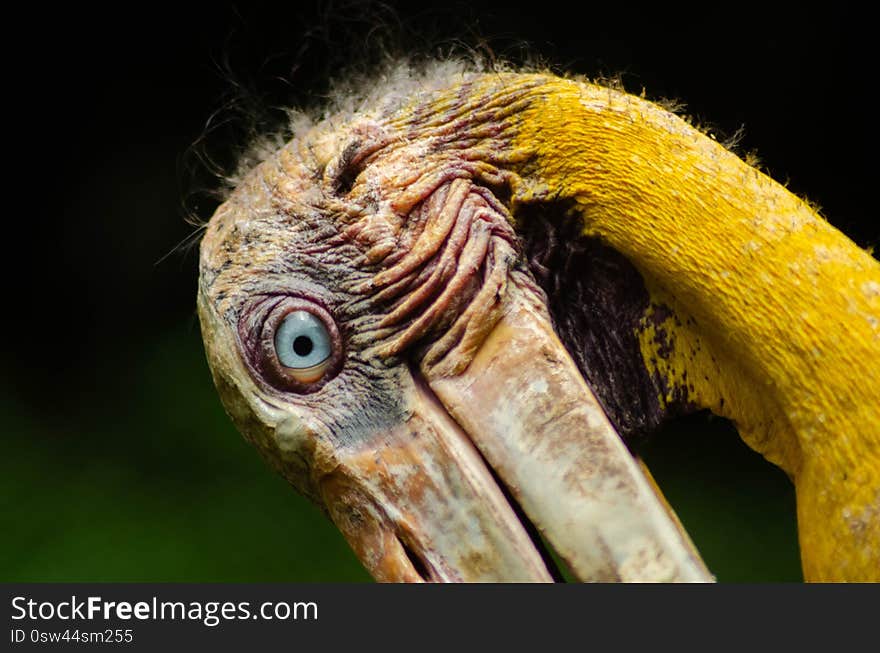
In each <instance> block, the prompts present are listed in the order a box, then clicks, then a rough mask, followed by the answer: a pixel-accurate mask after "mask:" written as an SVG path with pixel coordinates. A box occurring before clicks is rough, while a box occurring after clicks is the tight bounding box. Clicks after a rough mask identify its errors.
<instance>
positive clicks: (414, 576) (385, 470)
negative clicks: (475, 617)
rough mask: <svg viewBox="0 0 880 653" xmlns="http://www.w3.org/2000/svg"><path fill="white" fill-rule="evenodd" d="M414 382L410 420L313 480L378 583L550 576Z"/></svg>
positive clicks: (475, 457) (489, 481) (481, 467)
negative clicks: (319, 486) (319, 479)
mask: <svg viewBox="0 0 880 653" xmlns="http://www.w3.org/2000/svg"><path fill="white" fill-rule="evenodd" d="M416 385H417V387H416V389H415V392H414V393H412V394H411V395H410V396H411V397H412V402H411V410H412V413H411V416H410V418H409V419H408V420H407V421H406V422H405V423H403V424H400V425H399V427H396V428H392V429H391V430H389V431H387V432H385V433H384V434H383V435H382V437H381V438H378V439H374V440H373V441H372V444H371V445H370V446H369V447H364V448H361V449H355V450H348V451H347V452H346V453H345V454H344V455H343V456H342V457H341V458H340V460H339V463H338V464H337V465H336V466H335V469H334V470H333V472H331V473H329V474H327V475H325V476H323V477H322V480H321V482H320V485H321V493H322V495H323V497H322V498H323V500H324V503H325V505H326V506H327V507H328V509H329V511H330V515H331V517H332V519H333V521H334V522H335V523H336V525H337V526H338V527H339V529H340V530H341V531H342V532H343V534H344V535H345V537H346V538H347V539H348V541H349V543H350V544H351V546H352V548H353V549H354V551H355V553H357V555H358V557H359V558H360V559H361V561H362V562H363V564H364V565H365V566H366V567H367V569H368V570H369V571H370V572H371V573H372V574H373V576H374V577H375V578H376V579H377V580H380V581H391V582H421V581H433V582H443V581H445V582H449V581H464V582H481V581H488V582H493V581H494V582H501V581H518V582H536V581H537V582H540V581H551V580H552V578H551V576H550V574H549V573H548V571H547V569H546V567H545V566H544V563H543V562H542V560H541V556H540V554H539V553H538V551H537V550H536V549H535V547H534V546H533V543H532V540H531V539H530V538H529V535H528V534H527V533H526V530H525V529H524V527H523V525H522V523H520V521H519V520H518V519H517V516H516V514H515V513H514V511H513V510H512V508H511V506H510V504H508V502H507V501H506V500H505V498H504V495H503V494H502V492H501V490H500V489H499V487H498V485H497V484H496V483H495V481H494V480H493V478H492V475H491V473H490V472H489V470H488V469H487V467H486V465H485V463H484V462H483V460H482V459H481V457H480V455H479V453H477V451H476V449H475V448H474V446H473V445H472V444H471V442H470V440H469V439H468V437H467V436H466V435H465V434H464V433H463V432H462V430H461V429H460V428H459V426H458V425H457V424H456V423H455V422H454V421H453V420H452V419H450V417H449V415H448V414H447V413H446V411H445V410H444V409H443V407H442V406H440V405H439V404H438V403H437V401H436V399H435V398H434V397H433V396H432V394H431V392H430V390H429V389H428V388H427V387H424V386H423V385H422V384H421V383H417V384H416ZM377 440H378V441H377Z"/></svg>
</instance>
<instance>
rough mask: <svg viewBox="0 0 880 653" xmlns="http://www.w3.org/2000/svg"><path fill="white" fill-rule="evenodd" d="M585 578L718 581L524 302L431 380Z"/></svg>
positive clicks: (546, 326)
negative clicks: (447, 373)
mask: <svg viewBox="0 0 880 653" xmlns="http://www.w3.org/2000/svg"><path fill="white" fill-rule="evenodd" d="M431 386H432V387H433V388H434V390H435V391H436V393H437V395H438V396H439V397H440V398H441V399H442V401H443V402H444V404H446V406H447V407H448V409H449V411H450V413H451V414H452V415H453V416H454V417H455V418H456V420H457V421H458V422H459V423H460V424H461V425H462V426H463V427H464V428H465V429H466V430H467V431H468V433H469V434H470V435H471V437H472V438H473V439H474V442H475V443H476V445H477V447H478V448H479V449H480V450H481V451H482V453H483V455H484V456H485V457H486V459H487V460H488V461H489V463H490V464H491V465H492V466H493V467H494V468H495V470H496V471H497V473H498V475H499V476H500V477H501V479H503V481H504V482H505V484H506V485H507V487H508V488H509V489H510V492H511V494H512V495H513V496H514V498H515V499H516V501H517V502H519V504H520V505H521V506H522V507H523V509H524V511H525V512H526V514H527V515H528V516H529V517H530V518H531V520H532V521H533V522H534V524H535V525H536V526H537V527H538V530H539V531H541V533H542V534H543V535H544V536H545V537H546V538H547V539H548V540H549V541H550V543H551V544H552V545H553V547H554V548H555V549H556V551H557V552H558V553H559V554H560V555H561V557H562V558H563V559H564V560H565V561H566V563H567V564H568V565H569V567H570V568H571V570H572V572H573V573H574V574H575V576H576V577H577V578H579V579H580V580H585V581H625V582H650V581H660V582H667V581H693V582H699V581H712V580H713V578H712V576H711V575H710V574H709V572H708V571H707V570H706V568H705V566H704V565H703V563H702V561H701V560H700V557H699V555H698V553H697V552H696V549H695V548H694V546H693V544H692V543H691V541H690V539H689V538H688V536H687V534H686V533H685V531H684V530H683V529H682V528H681V526H680V524H679V523H678V521H677V519H676V518H675V516H674V515H673V514H671V513H670V511H669V509H668V508H667V505H666V503H665V501H664V500H663V498H662V496H660V495H659V491H658V490H657V488H656V486H655V485H654V484H653V482H652V481H651V480H649V479H648V478H646V477H645V475H644V474H643V473H642V470H641V469H640V466H639V464H638V463H637V461H636V460H635V459H634V458H633V456H632V455H631V454H630V452H629V451H628V450H627V448H626V446H625V445H624V443H623V442H622V441H621V439H620V438H619V436H618V434H617V433H616V431H615V430H614V428H613V427H612V426H611V424H610V422H609V421H608V419H607V417H606V416H605V414H604V412H603V411H602V408H601V407H600V406H599V404H598V402H597V400H596V398H595V396H594V395H593V393H592V392H591V391H590V389H589V388H588V387H587V385H586V384H585V383H584V381H583V378H582V377H581V375H580V373H579V372H578V370H577V368H576V367H575V365H574V363H573V361H572V360H571V358H570V357H569V355H568V353H567V352H566V350H565V348H564V347H563V346H562V344H561V343H560V342H559V340H558V339H557V337H556V335H555V334H554V332H553V330H552V328H551V326H550V324H549V321H548V320H547V319H546V318H545V317H544V316H543V315H542V314H541V313H540V312H538V311H535V310H533V309H532V307H530V306H529V305H528V304H527V303H526V302H524V301H521V302H519V304H518V305H515V307H514V308H513V310H511V311H509V312H508V313H507V314H506V316H505V317H504V318H503V319H502V320H501V321H500V322H499V323H498V325H497V326H496V327H495V329H494V331H493V332H492V333H491V334H490V335H489V337H488V339H487V340H486V342H485V343H484V344H483V346H482V348H481V349H480V351H479V352H478V354H477V356H476V358H475V359H474V361H473V362H472V363H471V365H470V367H469V368H468V369H467V371H466V372H465V373H464V374H462V375H460V376H457V377H452V378H445V379H437V380H434V381H432V382H431Z"/></svg>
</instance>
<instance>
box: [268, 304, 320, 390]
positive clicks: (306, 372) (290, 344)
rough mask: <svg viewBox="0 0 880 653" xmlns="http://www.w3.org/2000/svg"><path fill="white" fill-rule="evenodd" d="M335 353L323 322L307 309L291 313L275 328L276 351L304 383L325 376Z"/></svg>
mask: <svg viewBox="0 0 880 653" xmlns="http://www.w3.org/2000/svg"><path fill="white" fill-rule="evenodd" d="M332 353H333V348H332V343H331V341H330V334H329V333H327V328H326V327H325V326H324V322H323V321H322V320H321V319H320V318H318V317H316V316H314V315H312V314H311V313H309V312H308V311H293V312H292V313H288V314H287V315H286V316H285V317H284V319H283V320H282V321H281V324H280V325H279V326H278V328H277V329H276V330H275V355H276V356H277V357H278V362H279V363H281V365H283V366H284V367H285V368H287V370H288V371H289V373H290V375H291V376H293V378H295V379H296V380H297V381H299V382H301V383H314V382H316V381H318V380H320V379H321V377H322V376H324V373H325V372H326V371H327V366H328V363H329V360H330V357H331V354H332Z"/></svg>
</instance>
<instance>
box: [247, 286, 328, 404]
mask: <svg viewBox="0 0 880 653" xmlns="http://www.w3.org/2000/svg"><path fill="white" fill-rule="evenodd" d="M270 301H271V304H270V305H269V306H268V307H267V308H266V311H267V312H266V313H265V319H264V320H263V321H262V327H261V332H260V336H259V347H258V351H257V361H255V362H256V363H257V367H258V368H259V371H260V372H261V373H262V375H263V377H264V378H265V379H266V380H267V381H268V382H269V383H270V384H271V385H273V386H275V387H277V388H279V389H281V390H285V391H291V392H298V393H301V394H306V393H309V392H314V391H315V390H317V389H319V388H320V387H321V386H323V385H324V383H326V382H327V381H328V380H330V379H331V378H333V376H335V375H336V373H337V372H338V371H339V368H340V367H341V364H342V358H343V356H342V353H343V352H342V341H341V338H340V336H339V330H338V328H337V327H336V322H335V320H333V318H332V317H331V315H330V314H329V313H328V312H327V311H326V310H325V309H324V308H323V307H321V306H319V305H318V304H315V303H314V302H311V301H309V300H306V299H303V298H300V297H284V298H282V299H280V300H278V298H273V299H272V300H270ZM261 312H262V311H261Z"/></svg>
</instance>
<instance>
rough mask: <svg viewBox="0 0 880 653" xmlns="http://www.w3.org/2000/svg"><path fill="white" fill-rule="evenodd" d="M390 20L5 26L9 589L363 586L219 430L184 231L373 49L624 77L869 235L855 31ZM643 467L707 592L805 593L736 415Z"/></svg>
mask: <svg viewBox="0 0 880 653" xmlns="http://www.w3.org/2000/svg"><path fill="white" fill-rule="evenodd" d="M393 4H394V3H385V4H381V5H380V4H378V3H366V2H343V3H339V2H337V3H331V2H318V3H307V4H300V5H298V4H297V3H295V2H289V3H285V4H283V5H281V4H278V5H249V6H248V7H247V8H245V7H243V6H237V5H234V4H229V3H214V4H209V5H204V6H198V5H190V6H188V7H187V8H185V9H182V8H181V7H173V8H165V9H163V8H160V7H159V6H158V5H156V4H154V3H150V4H148V5H143V6H141V7H136V6H129V5H126V9H125V12H124V14H123V13H118V14H114V13H108V10H101V13H100V14H97V13H90V12H94V11H95V10H90V9H75V10H74V9H69V10H59V12H60V13H55V14H53V15H52V17H51V19H50V18H49V17H47V16H17V17H13V18H12V19H11V20H10V29H15V30H18V31H20V32H21V33H22V34H23V35H24V36H26V37H27V38H26V39H25V41H24V42H26V43H27V44H28V45H27V46H26V47H24V46H22V47H21V48H20V49H18V50H16V51H14V52H7V55H8V56H7V59H6V60H7V61H9V62H11V64H10V67H11V68H12V71H11V73H10V75H11V76H10V80H9V85H10V86H9V88H10V89H12V91H13V92H12V93H11V94H10V101H9V102H8V105H9V108H10V109H11V110H12V111H13V112H15V114H17V115H16V116H15V119H13V120H10V121H9V122H8V123H7V124H8V125H9V128H8V134H7V143H8V145H7V157H8V160H11V161H13V162H14V165H16V166H17V168H18V169H19V171H20V172H21V173H22V174H20V175H17V177H16V179H15V180H14V183H13V184H8V185H7V197H8V198H9V199H10V201H12V200H16V199H18V200H20V201H21V202H20V204H21V206H20V207H19V208H17V209H16V210H15V211H12V212H11V215H9V216H8V217H7V220H8V222H9V223H10V224H11V225H12V228H13V232H12V233H14V235H9V236H7V239H6V245H7V253H6V256H5V264H6V266H7V267H8V271H7V278H6V281H7V283H6V288H7V290H8V292H7V306H6V319H5V320H4V323H5V324H4V326H5V328H6V329H7V330H8V335H7V336H6V337H5V338H4V347H5V350H6V351H5V353H4V361H5V370H4V375H3V377H2V381H0V383H2V386H0V423H2V425H3V432H4V437H3V440H4V443H5V445H6V454H5V455H4V456H3V457H2V462H0V484H2V493H0V505H2V517H3V520H4V524H5V526H4V529H3V530H4V534H3V537H2V538H0V580H3V581H368V580H369V578H368V576H367V575H366V573H365V572H364V571H363V570H362V569H361V567H360V565H359V563H358V562H357V560H356V559H355V558H354V556H353V555H352V554H351V552H350V551H349V549H348V546H347V545H346V543H345V542H344V541H343V540H342V538H341V537H340V536H339V535H338V533H337V532H336V531H335V529H334V528H333V526H332V525H331V524H330V523H329V521H327V520H326V519H325V518H324V516H323V515H322V514H321V513H320V512H319V511H318V510H317V509H316V508H314V507H313V506H311V505H309V504H308V503H307V502H306V501H305V500H303V499H302V498H300V497H299V496H298V495H297V494H296V493H295V492H294V491H293V490H291V489H290V488H289V487H288V486H287V485H286V484H285V483H284V482H283V481H282V480H281V479H280V478H278V477H276V476H275V475H274V474H273V473H271V472H270V471H269V470H268V468H266V467H265V466H264V465H263V463H262V461H261V460H260V459H259V458H258V456H257V454H256V453H255V452H254V451H252V450H251V449H250V448H249V447H248V446H247V445H246V444H245V443H244V442H243V441H242V439H241V438H240V437H239V436H238V434H237V433H236V432H235V430H234V429H233V428H232V426H231V424H230V423H229V422H228V420H227V419H226V417H225V415H224V414H223V410H222V407H221V406H220V403H219V401H218V399H217V397H216V395H215V393H214V389H213V387H212V383H211V378H210V375H209V372H208V369H207V366H206V364H205V360H204V355H203V352H202V348H201V341H200V336H199V330H198V324H197V320H196V316H195V311H194V295H195V279H196V260H197V248H196V247H194V246H193V245H192V244H188V243H187V237H188V235H190V234H191V233H192V231H193V228H192V227H191V226H189V225H188V224H187V223H186V221H185V217H186V216H187V215H189V214H195V215H197V216H200V217H201V218H202V219H207V218H208V217H209V216H210V214H211V212H212V211H213V208H214V207H215V206H216V200H214V199H212V197H211V196H210V194H209V193H203V192H201V191H202V190H203V189H206V188H211V187H213V186H215V185H216V182H215V181H214V179H213V177H212V173H211V167H212V166H213V164H214V163H216V164H217V165H218V166H219V167H220V168H228V167H229V166H230V165H231V164H232V162H233V161H234V159H235V156H236V152H237V151H238V149H239V148H240V146H241V144H242V142H243V140H244V139H246V137H247V135H248V133H249V130H250V129H251V128H252V127H255V128H256V129H260V128H262V127H266V126H267V125H269V126H271V125H272V124H273V121H277V120H278V119H279V118H280V116H281V112H280V111H278V110H277V108H278V107H283V106H290V105H302V104H314V103H315V102H317V101H319V100H320V98H321V96H322V95H323V94H324V93H326V89H327V80H328V78H329V77H332V76H333V75H334V74H336V73H337V72H338V70H340V69H341V68H342V67H344V66H346V65H348V64H351V63H352V62H361V63H363V64H364V65H366V66H369V64H370V63H371V62H374V61H376V60H377V58H378V57H379V56H380V53H381V51H382V49H383V48H385V47H386V46H387V45H388V44H389V43H396V44H397V46H398V47H400V48H402V49H403V50H404V51H406V50H408V49H411V48H413V47H419V48H422V49H424V47H425V46H424V44H425V43H428V42H430V43H437V44H439V45H440V51H445V49H447V48H448V47H449V46H450V44H452V43H453V42H455V41H456V40H458V41H459V42H460V43H463V44H464V45H466V46H472V47H481V48H482V51H483V52H490V51H491V52H492V53H494V54H496V55H498V56H500V57H505V58H510V59H513V60H517V59H518V58H519V57H520V56H521V55H522V53H523V52H524V48H523V45H524V44H525V45H527V46H528V47H527V50H528V51H530V52H532V53H536V54H538V55H540V56H542V57H543V58H544V59H545V60H546V61H548V62H553V63H555V64H557V65H558V66H559V67H560V69H568V70H571V71H574V72H579V73H583V74H588V75H590V76H596V75H608V74H612V73H623V81H624V83H625V84H626V87H627V88H628V89H629V90H631V91H635V92H639V91H640V90H641V89H642V88H645V89H646V91H647V94H648V96H649V97H654V98H657V97H669V98H678V99H681V100H683V101H685V102H687V104H688V108H689V113H691V115H694V116H696V117H697V119H698V120H700V121H701V122H703V123H710V124H711V125H714V132H715V133H717V134H719V135H724V134H726V135H731V134H733V133H734V132H736V131H737V129H738V128H739V127H740V126H743V125H744V126H745V128H746V132H745V136H744V139H743V145H742V148H743V149H744V150H751V149H755V150H757V151H758V153H759V154H760V155H761V158H762V160H763V162H764V165H765V166H766V169H767V170H769V172H770V173H771V174H773V176H774V177H776V178H777V179H781V180H783V181H788V182H789V186H790V188H792V190H794V191H795V192H797V193H799V194H802V195H804V194H806V195H808V196H809V197H810V198H811V199H812V200H814V201H816V202H818V203H819V204H820V205H822V206H823V208H824V213H825V214H826V215H828V216H829V218H830V219H831V221H832V222H833V223H834V224H835V225H837V226H838V227H840V228H841V229H843V230H844V231H845V232H847V233H848V234H850V235H851V236H852V237H853V238H854V239H855V240H856V241H857V242H858V243H859V244H861V245H863V246H868V245H870V244H873V243H876V241H877V235H878V233H880V229H878V228H877V223H876V221H875V220H874V218H873V217H868V216H866V215H865V210H864V207H867V206H873V201H872V200H873V190H874V186H873V184H874V183H875V182H874V180H873V175H874V169H875V166H873V165H869V162H870V161H872V160H873V157H872V156H871V155H870V153H871V152H873V151H874V148H875V146H876V134H875V130H874V129H873V127H871V125H872V124H873V121H874V117H873V115H872V114H869V111H871V108H870V106H869V105H868V103H865V102H860V101H858V99H857V95H856V94H858V93H859V92H860V91H861V90H863V87H867V86H869V85H868V84H866V79H868V70H869V69H868V66H869V65H870V64H869V62H870V61H871V60H872V58H871V57H869V56H868V48H869V44H870V43H871V39H869V38H868V36H869V35H868V34H867V27H864V26H866V25H868V24H870V21H867V20H864V19H863V18H862V17H860V16H850V15H848V14H847V13H846V10H845V9H838V8H830V9H825V10H822V11H821V13H819V12H818V10H816V11H813V10H806V9H804V8H801V9H800V10H799V13H798V14H797V15H779V16H774V15H771V14H769V13H767V11H766V9H765V10H763V11H761V12H760V13H748V12H746V11H741V12H740V13H738V14H737V15H727V13H726V12H725V11H723V10H717V11H715V10H706V13H703V14H701V15H700V16H694V17H689V16H682V15H681V14H677V13H675V12H674V11H673V10H669V11H670V13H667V12H666V11H657V12H655V13H654V14H650V15H649V14H639V15H637V16H635V15H632V14H631V13H629V12H628V11H625V10H624V9H621V10H620V11H617V10H615V9H608V8H605V9H603V10H601V11H600V10H598V9H597V8H594V7H591V6H588V5H584V6H581V7H580V8H579V10H578V11H580V12H581V13H580V14H578V15H572V14H571V9H570V8H569V7H568V6H567V5H564V4H562V3H559V4H555V3H553V2H549V3H548V2H540V3H535V5H534V6H532V7H530V8H523V9H519V10H516V11H513V10H511V9H509V8H508V5H506V4H501V3H498V4H495V5H492V4H491V3H482V2H468V3H466V4H465V3H456V2H452V3H444V4H442V5H440V4H438V5H436V6H424V5H423V6H421V7H420V8H419V9H418V10H416V9H414V8H412V7H407V6H406V5H403V4H401V5H400V6H399V7H397V8H396V9H392V8H391V6H392V5H393ZM738 11H739V10H738ZM65 12H66V13H65ZM811 12H812V13H811ZM484 37H491V38H489V40H488V43H489V45H490V48H488V49H487V48H486V47H484V45H485V40H484ZM871 38H873V35H871ZM481 44H482V45H481ZM258 105H259V106H263V107H268V109H267V110H266V111H265V112H263V113H261V114H258V113H256V107H257V106H258ZM215 112H216V114H215ZM242 115H250V116H251V117H253V116H259V117H258V119H257V120H256V121H255V122H256V125H249V124H248V120H246V119H243V118H242V117H241V116H242ZM206 124H207V125H208V127H207V128H206ZM193 143H196V145H195V146H194V147H191V145H192V144H193ZM869 194H870V196H869ZM7 206H9V205H7ZM874 213H876V212H875V211H873V210H872V214H874ZM22 227H23V228H24V232H25V233H24V235H23V236H19V235H18V234H17V229H18V228H22ZM181 243H182V244H181ZM169 253H170V254H169ZM10 293H11V296H10ZM644 454H645V457H646V459H647V461H648V463H649V465H650V466H651V468H652V470H653V472H654V475H655V478H656V479H657V481H658V483H659V484H660V486H661V487H663V488H664V491H665V492H666V493H667V497H668V498H669V500H670V502H671V503H672V505H673V507H674V508H675V509H676V510H677V511H678V514H679V516H680V517H681V519H682V521H683V522H684V524H685V526H686V527H687V528H688V530H689V532H690V534H691V536H692V537H693V539H694V541H695V542H696V544H697V546H698V547H699V548H700V550H701V552H702V553H703V555H704V558H705V560H706V562H707V563H708V565H709V567H710V568H711V569H712V570H713V571H714V572H715V573H716V574H717V576H718V578H719V579H720V580H722V581H795V580H800V579H801V575H800V569H799V563H798V557H797V538H796V524H795V517H794V493H793V490H792V487H791V485H790V483H789V482H788V480H787V478H786V477H785V476H784V475H783V474H782V473H781V472H779V471H778V470H776V469H775V468H773V467H772V466H770V465H769V464H767V463H765V462H764V461H763V460H762V459H761V458H760V457H759V456H757V455H756V454H754V453H752V452H751V451H750V450H748V449H747V448H746V447H745V446H744V445H743V444H742V443H741V442H740V441H739V440H738V438H737V437H736V434H735V432H734V431H733V429H732V428H731V427H730V425H729V424H727V423H726V422H724V421H723V420H713V419H710V418H708V417H706V416H696V417H692V418H689V419H686V420H681V421H679V422H677V423H675V424H672V425H670V426H669V428H667V429H666V430H665V431H664V432H663V433H661V434H658V435H657V436H656V437H654V438H653V439H652V440H651V441H650V442H648V443H646V444H645V445H644Z"/></svg>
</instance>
